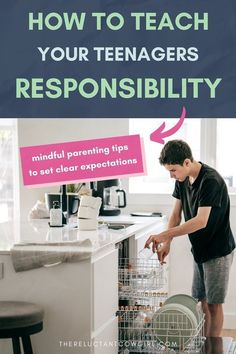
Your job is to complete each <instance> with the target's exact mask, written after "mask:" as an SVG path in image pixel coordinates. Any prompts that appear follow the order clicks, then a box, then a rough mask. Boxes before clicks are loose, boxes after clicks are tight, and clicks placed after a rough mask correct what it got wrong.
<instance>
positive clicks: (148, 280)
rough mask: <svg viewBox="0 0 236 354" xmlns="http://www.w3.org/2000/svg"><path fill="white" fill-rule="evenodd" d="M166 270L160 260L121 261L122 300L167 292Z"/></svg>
mask: <svg viewBox="0 0 236 354" xmlns="http://www.w3.org/2000/svg"><path fill="white" fill-rule="evenodd" d="M166 285H167V278H166V275H165V269H164V267H163V266H162V265H160V263H159V261H158V259H139V258H136V259H127V258H120V259H119V295H120V297H122V298H125V297H126V298H128V299H130V298H131V297H132V296H133V297H135V296H136V297H140V296H141V297H145V296H149V294H150V292H155V293H156V294H157V292H158V291H159V292H160V291H162V293H163V292H164V290H166Z"/></svg>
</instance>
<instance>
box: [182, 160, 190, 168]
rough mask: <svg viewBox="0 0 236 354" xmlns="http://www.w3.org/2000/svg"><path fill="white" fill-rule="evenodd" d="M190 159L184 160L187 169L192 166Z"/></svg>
mask: <svg viewBox="0 0 236 354" xmlns="http://www.w3.org/2000/svg"><path fill="white" fill-rule="evenodd" d="M190 162H191V161H190V159H185V160H184V165H185V166H186V167H189V165H190Z"/></svg>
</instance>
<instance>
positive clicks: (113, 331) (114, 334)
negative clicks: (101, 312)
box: [93, 317, 118, 354]
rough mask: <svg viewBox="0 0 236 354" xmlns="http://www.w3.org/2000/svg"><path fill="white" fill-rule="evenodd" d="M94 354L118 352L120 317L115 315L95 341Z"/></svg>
mask: <svg viewBox="0 0 236 354" xmlns="http://www.w3.org/2000/svg"><path fill="white" fill-rule="evenodd" d="M93 350H94V351H93V354H117V353H118V319H117V317H115V318H114V319H113V320H112V321H111V322H109V323H108V324H107V326H106V327H105V328H104V329H103V331H102V332H101V333H99V334H98V335H97V336H96V337H95V339H94V341H93Z"/></svg>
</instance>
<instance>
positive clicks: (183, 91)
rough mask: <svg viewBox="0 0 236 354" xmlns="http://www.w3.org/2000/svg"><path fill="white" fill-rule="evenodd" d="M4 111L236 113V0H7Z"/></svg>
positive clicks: (2, 14) (1, 15)
mask: <svg viewBox="0 0 236 354" xmlns="http://www.w3.org/2000/svg"><path fill="white" fill-rule="evenodd" d="M0 33H1V39H0V44H1V56H0V76H1V83H0V117H1V118H27V117H29V118H145V117H148V118H156V117H160V118H170V117H176V116H177V115H178V113H179V111H180V109H181V107H182V106H185V107H186V109H187V112H188V117H189V118H193V117H198V118H200V117H201V118H202V117H203V118H208V117H209V118H211V117H212V118H215V117H222V118H224V117H225V118H230V117H232V118H235V116H236V65H235V63H236V36H235V33H236V1H235V0H227V1H224V2H223V1H222V0H208V1H205V0H178V1H174V0H135V1H134V0H125V1H124V0H101V1H92V0H86V1H84V0H70V1H61V0H53V1H48V0H37V1H32V0H21V1H15V0H2V1H1V2H0Z"/></svg>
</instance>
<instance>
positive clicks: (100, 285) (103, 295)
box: [92, 249, 118, 331]
mask: <svg viewBox="0 0 236 354" xmlns="http://www.w3.org/2000/svg"><path fill="white" fill-rule="evenodd" d="M92 294H93V312H92V313H93V314H94V315H93V327H92V330H93V331H96V330H98V329H99V328H100V327H101V326H103V325H104V324H105V323H106V322H107V321H109V320H110V319H111V318H112V317H114V315H115V313H116V311H117V309H118V250H117V249H115V250H113V251H112V252H111V253H109V254H108V255H106V256H105V257H102V258H100V259H99V260H97V261H95V262H94V264H93V293H92Z"/></svg>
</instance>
